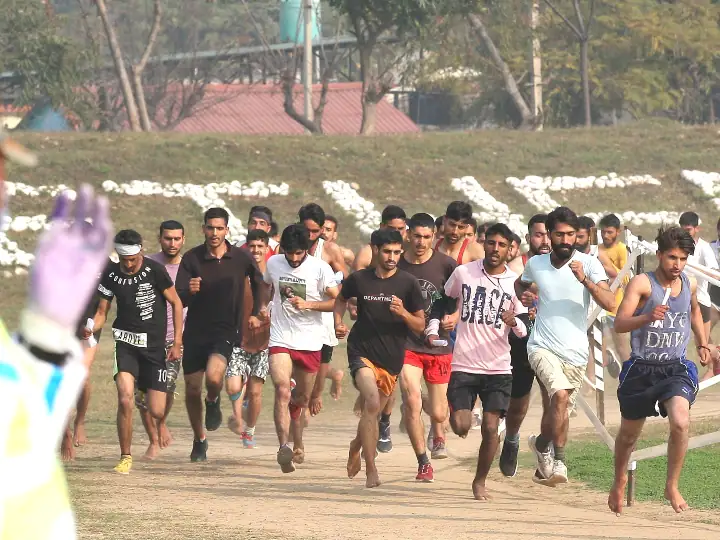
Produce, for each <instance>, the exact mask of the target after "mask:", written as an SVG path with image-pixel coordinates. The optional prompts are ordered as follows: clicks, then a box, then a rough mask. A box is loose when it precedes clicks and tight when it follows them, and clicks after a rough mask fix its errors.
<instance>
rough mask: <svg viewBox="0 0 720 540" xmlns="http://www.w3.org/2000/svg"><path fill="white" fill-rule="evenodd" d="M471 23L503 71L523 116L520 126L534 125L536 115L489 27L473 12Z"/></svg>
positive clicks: (507, 88) (508, 90)
mask: <svg viewBox="0 0 720 540" xmlns="http://www.w3.org/2000/svg"><path fill="white" fill-rule="evenodd" d="M470 24H471V25H472V26H473V28H475V29H476V30H477V31H478V33H479V34H480V39H482V42H483V44H484V45H485V48H486V49H487V50H488V52H489V53H490V58H492V61H493V63H494V64H495V66H496V67H497V68H498V69H499V70H500V72H501V73H502V77H503V81H504V83H505V90H506V92H507V93H508V94H510V97H511V98H512V100H513V103H514V104H515V107H516V108H517V110H518V112H519V113H520V117H521V118H522V122H521V124H520V127H527V126H530V125H532V124H533V121H534V119H535V115H534V114H533V113H532V111H531V110H530V107H528V104H527V103H526V102H525V99H524V98H523V96H522V94H521V93H520V90H519V89H518V86H517V82H515V77H513V74H512V73H511V72H510V68H509V67H508V65H507V64H506V63H505V60H503V59H502V56H501V55H500V51H498V49H497V47H496V46H495V43H494V42H493V40H492V38H491V37H490V34H488V32H487V29H486V28H485V24H484V23H483V22H482V19H481V18H480V16H479V15H477V14H475V13H471V14H470Z"/></svg>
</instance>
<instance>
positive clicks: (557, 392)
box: [515, 206, 615, 486]
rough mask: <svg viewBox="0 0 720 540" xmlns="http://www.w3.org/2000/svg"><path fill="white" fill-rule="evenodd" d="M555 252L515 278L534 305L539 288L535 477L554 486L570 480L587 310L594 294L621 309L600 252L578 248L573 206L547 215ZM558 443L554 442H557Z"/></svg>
mask: <svg viewBox="0 0 720 540" xmlns="http://www.w3.org/2000/svg"><path fill="white" fill-rule="evenodd" d="M546 227H547V230H548V233H549V237H550V246H551V249H552V252H551V253H548V254H545V255H537V256H535V257H533V258H532V259H530V260H529V261H528V263H527V266H525V270H524V272H523V274H522V276H520V278H518V279H517V281H516V282H515V291H516V293H517V295H518V297H520V298H521V300H522V302H523V305H525V306H526V307H530V306H532V305H533V303H534V302H535V295H534V294H532V293H531V292H530V289H531V287H532V286H533V285H534V286H535V287H536V288H537V291H538V294H537V301H538V306H537V315H536V317H535V324H534V328H533V330H532V334H531V336H530V340H529V341H528V360H529V362H530V366H531V367H532V369H533V371H534V372H535V374H536V375H537V377H538V380H539V381H540V383H541V390H542V392H543V418H542V422H541V433H540V435H538V436H537V437H536V436H535V435H532V436H530V440H529V443H530V448H531V450H532V451H533V452H534V453H535V457H536V459H537V469H536V471H535V475H534V476H533V481H535V482H537V483H540V484H543V485H549V486H555V485H557V484H561V483H564V482H567V480H568V473H567V466H566V465H565V443H566V441H567V432H568V427H569V415H568V412H569V411H570V410H571V409H572V407H573V404H574V402H575V399H576V398H577V392H578V390H579V389H580V386H581V385H582V381H583V373H584V371H585V366H586V365H587V362H588V355H589V343H588V338H587V331H586V325H587V311H588V306H589V305H590V298H591V297H592V299H593V300H595V302H596V303H597V304H598V305H600V306H601V307H602V308H603V309H605V310H609V311H612V310H614V309H615V296H614V295H613V293H612V292H611V291H610V287H609V286H608V283H607V282H608V277H607V275H606V274H605V270H604V269H603V267H602V264H600V261H598V260H597V259H596V258H595V257H591V256H590V255H587V254H585V253H580V252H579V251H577V250H576V249H575V236H576V234H577V230H578V228H579V223H578V217H577V215H576V214H575V212H573V211H572V210H570V209H569V208H567V207H564V206H561V207H558V208H556V209H555V210H553V211H552V212H551V213H550V214H549V215H548V217H547V221H546ZM551 444H552V447H551Z"/></svg>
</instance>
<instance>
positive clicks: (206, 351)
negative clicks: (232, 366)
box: [182, 339, 233, 375]
mask: <svg viewBox="0 0 720 540" xmlns="http://www.w3.org/2000/svg"><path fill="white" fill-rule="evenodd" d="M232 350H233V344H232V343H231V342H230V341H227V340H224V339H218V340H217V341H210V342H206V343H192V342H183V360H182V368H183V371H184V372H185V375H190V374H191V373H197V372H198V371H205V369H206V368H207V363H208V359H209V358H210V356H211V355H213V354H216V355H219V356H222V357H223V358H224V359H225V363H226V364H227V362H228V360H229V359H230V357H231V356H232Z"/></svg>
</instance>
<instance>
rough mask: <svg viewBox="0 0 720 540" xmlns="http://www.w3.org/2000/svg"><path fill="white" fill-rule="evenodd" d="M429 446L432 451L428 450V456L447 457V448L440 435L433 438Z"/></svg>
mask: <svg viewBox="0 0 720 540" xmlns="http://www.w3.org/2000/svg"><path fill="white" fill-rule="evenodd" d="M431 448H432V451H431V452H430V457H431V458H432V459H447V457H448V453H447V448H445V439H443V438H441V437H435V438H433V445H432V446H431Z"/></svg>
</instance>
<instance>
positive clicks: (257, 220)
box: [239, 206, 278, 259]
mask: <svg viewBox="0 0 720 540" xmlns="http://www.w3.org/2000/svg"><path fill="white" fill-rule="evenodd" d="M272 222H273V221H272V210H270V209H269V208H268V207H267V206H253V207H252V208H251V209H250V214H249V215H248V225H247V228H248V232H250V231H254V230H256V229H259V230H261V231H265V232H266V233H267V234H270V229H271V228H272ZM268 238H269V243H268V246H269V248H270V249H268V250H267V258H268V259H269V258H270V257H272V256H273V255H275V254H276V253H277V248H278V243H277V241H276V240H273V239H272V238H270V237H269V236H268ZM239 247H241V248H247V247H248V242H247V239H246V240H245V242H244V243H243V244H241V245H240V246H239Z"/></svg>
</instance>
